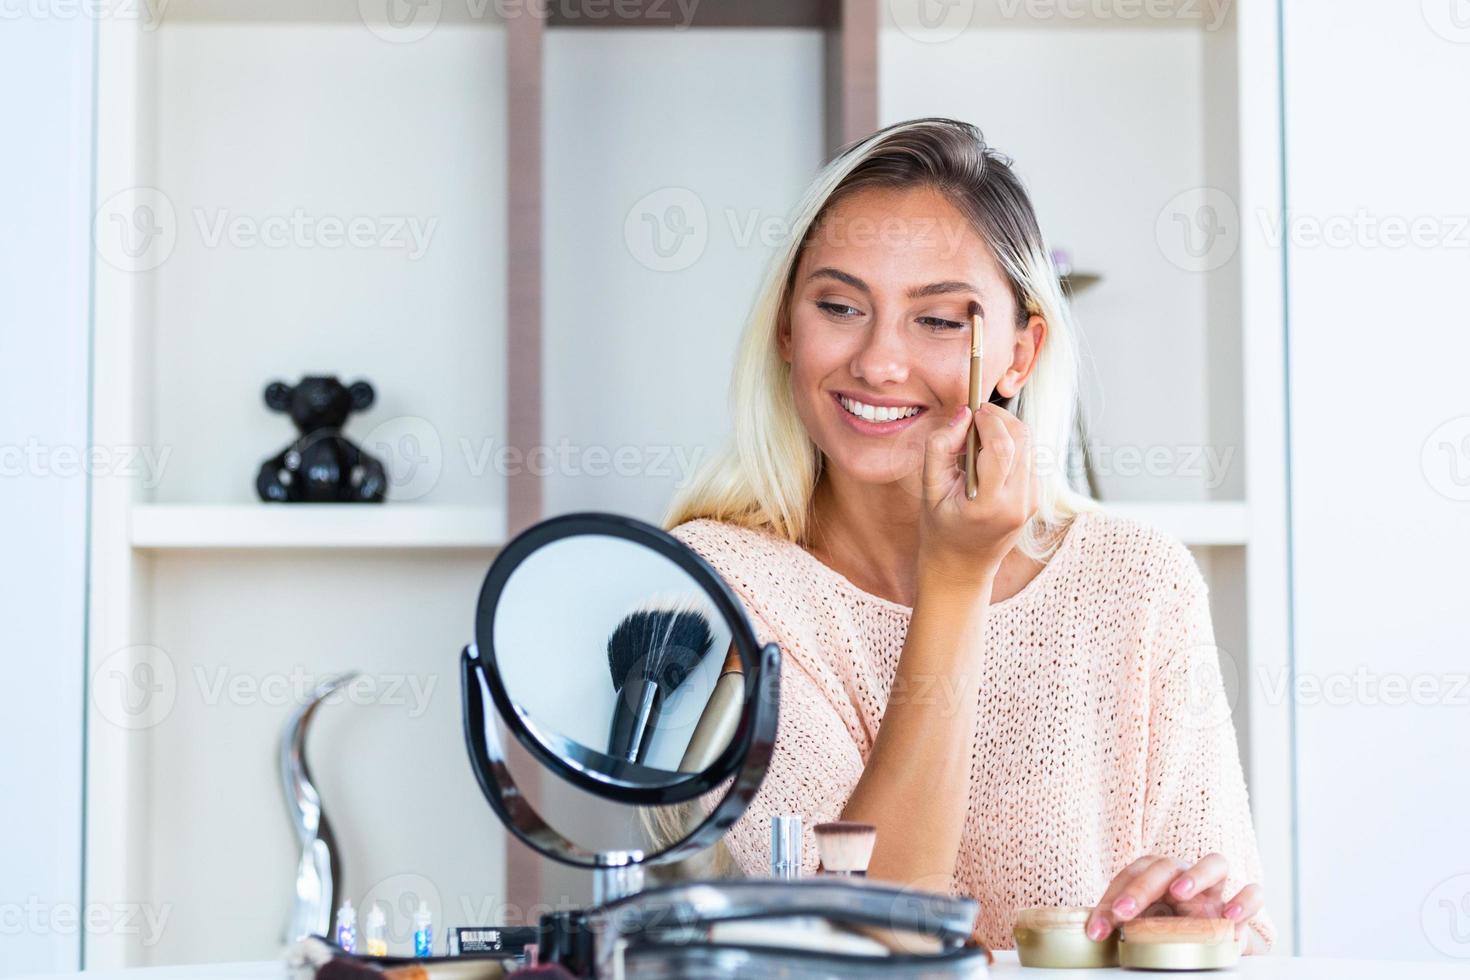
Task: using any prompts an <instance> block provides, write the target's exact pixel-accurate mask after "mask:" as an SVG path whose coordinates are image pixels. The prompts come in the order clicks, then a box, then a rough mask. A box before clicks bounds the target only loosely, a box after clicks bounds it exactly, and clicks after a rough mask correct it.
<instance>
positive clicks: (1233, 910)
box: [1225, 904, 1244, 919]
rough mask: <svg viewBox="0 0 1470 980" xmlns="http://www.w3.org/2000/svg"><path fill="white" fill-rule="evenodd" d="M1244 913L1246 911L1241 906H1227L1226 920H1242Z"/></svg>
mask: <svg viewBox="0 0 1470 980" xmlns="http://www.w3.org/2000/svg"><path fill="white" fill-rule="evenodd" d="M1242 911H1244V910H1243V909H1242V908H1241V907H1240V906H1239V905H1234V904H1231V905H1227V906H1225V918H1227V919H1238V918H1240V913H1241V912H1242Z"/></svg>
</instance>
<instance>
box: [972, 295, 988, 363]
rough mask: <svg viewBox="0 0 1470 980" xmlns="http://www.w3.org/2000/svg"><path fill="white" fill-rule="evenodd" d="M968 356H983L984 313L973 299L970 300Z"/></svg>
mask: <svg viewBox="0 0 1470 980" xmlns="http://www.w3.org/2000/svg"><path fill="white" fill-rule="evenodd" d="M970 356H971V357H983V356H985V314H984V312H983V311H981V309H980V304H979V303H977V302H975V301H974V300H973V299H972V300H970Z"/></svg>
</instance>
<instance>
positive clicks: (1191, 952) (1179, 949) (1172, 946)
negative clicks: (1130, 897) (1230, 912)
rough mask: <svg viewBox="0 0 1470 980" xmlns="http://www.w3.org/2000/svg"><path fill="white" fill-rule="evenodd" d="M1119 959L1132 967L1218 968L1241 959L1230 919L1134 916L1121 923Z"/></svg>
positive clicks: (1135, 968)
mask: <svg viewBox="0 0 1470 980" xmlns="http://www.w3.org/2000/svg"><path fill="white" fill-rule="evenodd" d="M1118 961H1119V962H1120V963H1121V964H1122V965H1123V966H1125V967H1128V968H1130V969H1134V970H1218V969H1222V968H1224V967H1231V966H1234V965H1235V964H1236V963H1238V962H1239V961H1240V941H1239V940H1237V939H1236V938H1235V923H1234V922H1231V921H1230V920H1229V919H1189V918H1170V917H1164V916H1158V917H1152V918H1146V919H1134V920H1133V921H1132V922H1125V923H1123V939H1122V941H1121V942H1119V943H1118Z"/></svg>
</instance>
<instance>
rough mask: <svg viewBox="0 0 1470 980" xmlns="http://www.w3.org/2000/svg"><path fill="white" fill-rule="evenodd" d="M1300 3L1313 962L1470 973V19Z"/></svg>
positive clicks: (1304, 573) (1305, 858) (1294, 383)
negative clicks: (1452, 966) (1416, 239)
mask: <svg viewBox="0 0 1470 980" xmlns="http://www.w3.org/2000/svg"><path fill="white" fill-rule="evenodd" d="M1285 9H1286V20H1285V24H1284V45H1285V84H1286V102H1285V119H1286V155H1287V203H1288V208H1289V210H1290V214H1291V217H1292V221H1291V222H1290V223H1289V228H1291V229H1294V230H1295V235H1294V238H1295V240H1294V241H1292V244H1291V245H1290V246H1289V267H1288V282H1289V310H1288V315H1289V349H1288V356H1289V359H1290V365H1289V375H1290V399H1291V407H1290V417H1291V446H1292V449H1291V474H1292V501H1293V506H1292V511H1293V514H1292V519H1293V538H1294V542H1293V553H1294V555H1293V564H1294V568H1293V587H1294V594H1295V617H1296V624H1295V647H1296V650H1295V657H1296V673H1297V677H1298V681H1299V685H1313V686H1311V687H1299V691H1300V694H1299V697H1298V704H1297V754H1296V761H1297V773H1298V799H1299V807H1300V809H1299V821H1300V822H1299V848H1300V851H1299V853H1300V888H1301V892H1300V902H1301V951H1302V952H1303V953H1305V954H1310V955H1339V956H1346V955H1352V956H1383V957H1404V958H1416V959H1425V958H1433V957H1446V958H1456V959H1461V960H1463V959H1464V958H1465V957H1470V833H1467V825H1466V819H1465V814H1466V812H1467V809H1470V783H1467V781H1466V779H1465V777H1464V768H1465V767H1464V756H1465V751H1466V748H1467V746H1470V710H1467V704H1470V690H1467V688H1466V687H1465V685H1464V681H1465V678H1466V671H1467V667H1470V656H1467V654H1470V621H1467V619H1466V615H1465V608H1466V592H1465V590H1466V555H1467V553H1470V398H1467V390H1470V387H1467V384H1466V373H1465V365H1466V364H1467V363H1470V330H1467V327H1470V316H1467V313H1466V292H1465V290H1466V283H1467V281H1470V280H1467V271H1470V265H1467V263H1470V230H1467V227H1466V224H1467V215H1470V187H1467V172H1466V167H1465V161H1466V160H1467V159H1470V128H1467V127H1466V125H1465V123H1466V118H1467V116H1466V112H1467V109H1466V102H1465V95H1466V92H1467V91H1470V19H1467V18H1466V17H1465V16H1464V15H1465V13H1466V11H1465V10H1464V5H1463V4H1461V5H1460V10H1459V13H1460V15H1461V16H1460V18H1459V20H1458V21H1456V20H1455V19H1453V17H1452V15H1453V14H1454V13H1455V12H1456V8H1455V6H1454V5H1453V3H1452V2H1451V0H1426V2H1424V3H1422V4H1420V3H1392V4H1389V3H1382V2H1379V0H1295V2H1290V3H1287V4H1286V5H1285ZM1259 218H1260V216H1255V215H1252V216H1246V220H1247V221H1253V220H1256V221H1258V219H1259ZM1416 219H1420V220H1422V222H1423V224H1422V226H1421V227H1422V228H1423V229H1424V230H1423V232H1422V233H1423V234H1424V235H1425V236H1426V239H1427V240H1428V242H1429V243H1428V244H1426V245H1422V246H1416V245H1414V244H1398V245H1394V244H1392V241H1393V239H1392V236H1393V235H1394V234H1395V232H1394V230H1393V225H1394V223H1395V222H1399V223H1402V224H1405V225H1407V224H1408V223H1409V222H1414V221H1415V220H1416ZM1267 227H1269V224H1268V226H1267ZM1319 227H1320V228H1325V229H1326V230H1327V231H1328V232H1331V231H1332V230H1333V229H1334V228H1336V229H1338V230H1342V231H1345V232H1346V238H1344V239H1340V240H1337V243H1335V244H1327V243H1324V242H1322V241H1321V240H1320V239H1318V240H1316V241H1314V240H1313V239H1312V237H1311V234H1312V232H1313V230H1314V229H1316V228H1319ZM1252 231H1253V233H1257V234H1259V233H1264V229H1263V228H1262V227H1261V226H1260V225H1259V224H1258V225H1257V227H1256V228H1255V229H1253V230H1252ZM1399 233H1400V234H1401V233H1402V232H1399ZM1319 684H1320V685H1325V688H1323V689H1321V690H1319V689H1318V688H1317V687H1316V686H1315V685H1319ZM1400 685H1402V688H1401V687H1400ZM1414 685H1418V686H1417V687H1415V686H1414Z"/></svg>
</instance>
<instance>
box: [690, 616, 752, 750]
mask: <svg viewBox="0 0 1470 980" xmlns="http://www.w3.org/2000/svg"><path fill="white" fill-rule="evenodd" d="M744 706H745V673H744V672H743V671H742V670H741V667H740V651H739V650H736V649H735V644H734V643H733V642H732V643H731V644H730V651H729V653H727V654H725V665H724V666H723V667H722V668H721V669H720V679H719V680H717V681H715V689H714V690H713V691H711V692H710V696H709V700H708V701H706V702H705V705H704V711H703V712H702V713H701V714H700V716H699V721H698V722H696V723H695V725H694V734H692V735H690V736H689V744H688V745H687V746H686V747H685V748H684V758H682V759H680V760H679V771H680V772H703V771H704V770H706V769H708V768H709V767H710V765H711V764H712V763H713V762H714V761H715V760H716V759H717V758H719V756H720V753H721V752H723V751H725V746H727V745H729V744H730V740H731V739H732V738H734V737H735V729H737V728H739V727H740V710H741V708H743V707H744Z"/></svg>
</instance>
